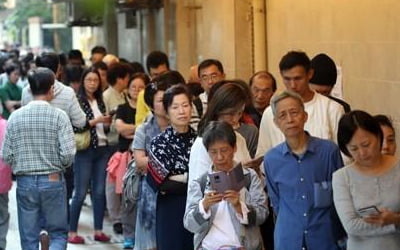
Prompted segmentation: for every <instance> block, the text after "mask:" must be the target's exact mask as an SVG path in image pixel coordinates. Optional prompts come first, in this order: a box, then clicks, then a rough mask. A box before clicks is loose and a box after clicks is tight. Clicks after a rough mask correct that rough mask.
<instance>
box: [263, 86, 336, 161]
mask: <svg viewBox="0 0 400 250" xmlns="http://www.w3.org/2000/svg"><path fill="white" fill-rule="evenodd" d="M304 108H305V110H306V112H307V114H308V120H307V122H306V124H305V126H304V130H306V131H308V132H309V133H310V134H311V135H312V136H315V137H319V138H322V139H327V140H331V141H334V142H335V143H337V131H338V124H339V120H340V118H341V117H342V115H343V114H344V110H343V106H342V105H340V104H338V103H337V102H335V101H333V100H331V99H329V98H327V97H325V96H323V95H321V94H318V93H316V92H314V97H313V99H312V100H311V101H309V102H306V103H304ZM259 133H260V134H259V137H258V147H257V153H256V157H259V156H264V155H265V153H266V152H267V151H268V150H270V149H271V148H273V147H275V146H276V145H278V144H279V143H282V142H283V141H285V137H284V135H283V133H282V132H281V131H280V129H279V128H278V127H277V126H276V125H275V123H274V115H273V114H272V109H271V106H269V107H268V108H267V109H266V110H265V112H264V114H263V116H262V119H261V124H260V131H259Z"/></svg>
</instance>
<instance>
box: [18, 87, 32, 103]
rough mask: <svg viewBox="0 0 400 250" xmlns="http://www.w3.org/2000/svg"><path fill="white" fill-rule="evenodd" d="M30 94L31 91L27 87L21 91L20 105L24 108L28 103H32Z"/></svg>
mask: <svg viewBox="0 0 400 250" xmlns="http://www.w3.org/2000/svg"><path fill="white" fill-rule="evenodd" d="M32 98H33V97H32V93H31V89H30V87H29V85H28V86H26V87H25V88H23V89H22V97H21V105H22V106H25V105H26V104H28V103H29V102H30V101H32Z"/></svg>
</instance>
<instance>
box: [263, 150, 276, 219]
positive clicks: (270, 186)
mask: <svg viewBox="0 0 400 250" xmlns="http://www.w3.org/2000/svg"><path fill="white" fill-rule="evenodd" d="M264 170H265V174H266V176H267V178H266V187H267V191H268V197H269V199H270V201H271V206H272V208H273V209H274V212H275V214H278V212H279V188H278V186H277V185H276V183H275V182H274V181H273V175H272V171H271V165H270V164H269V160H268V154H267V155H265V157H264Z"/></svg>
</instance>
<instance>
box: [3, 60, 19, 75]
mask: <svg viewBox="0 0 400 250" xmlns="http://www.w3.org/2000/svg"><path fill="white" fill-rule="evenodd" d="M15 70H18V71H19V72H20V73H22V72H21V71H22V68H21V64H20V63H19V62H12V63H10V64H7V65H6V66H5V67H4V71H5V72H6V74H7V75H10V74H11V73H12V72H14V71H15Z"/></svg>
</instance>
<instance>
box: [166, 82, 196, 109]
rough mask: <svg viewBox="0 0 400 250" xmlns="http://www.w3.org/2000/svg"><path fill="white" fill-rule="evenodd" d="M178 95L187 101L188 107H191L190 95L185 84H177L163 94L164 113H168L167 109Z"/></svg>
mask: <svg viewBox="0 0 400 250" xmlns="http://www.w3.org/2000/svg"><path fill="white" fill-rule="evenodd" d="M180 94H184V95H186V96H187V98H188V99H189V103H190V105H192V95H191V94H190V91H189V89H188V88H187V87H186V85H185V84H178V85H174V86H172V87H170V88H168V89H167V90H166V91H165V93H164V98H163V106H164V109H165V112H167V113H168V108H169V107H170V106H171V105H172V102H173V101H174V97H175V96H177V95H180Z"/></svg>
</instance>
